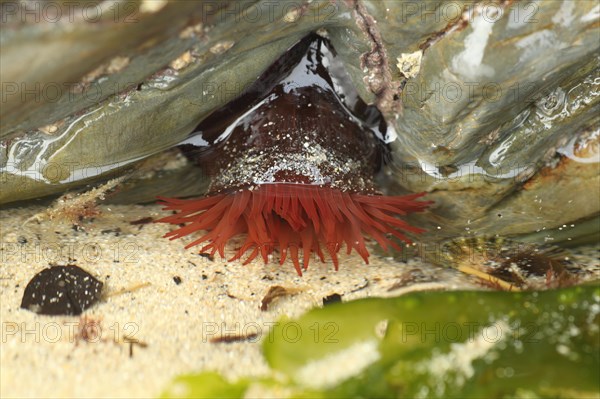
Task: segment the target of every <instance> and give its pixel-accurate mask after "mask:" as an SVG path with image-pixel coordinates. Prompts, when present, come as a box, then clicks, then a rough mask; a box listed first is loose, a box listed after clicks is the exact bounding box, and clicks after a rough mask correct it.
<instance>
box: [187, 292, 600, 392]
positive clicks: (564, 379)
mask: <svg viewBox="0 0 600 399" xmlns="http://www.w3.org/2000/svg"><path fill="white" fill-rule="evenodd" d="M378 331H379V332H378ZM370 344H374V345H372V346H369V345H370ZM361 345H363V346H361ZM357 348H359V349H357ZM360 348H362V349H360ZM364 348H371V349H364ZM263 351H264V355H265V358H266V359H267V361H268V363H269V365H270V366H271V367H272V368H273V369H274V372H275V373H276V374H278V375H279V374H281V372H282V373H283V374H284V375H285V376H287V378H283V379H281V378H278V379H274V378H273V379H262V380H260V381H258V383H260V384H261V385H262V386H263V387H264V388H265V389H267V390H271V391H276V392H287V393H288V395H290V396H293V397H444V398H447V397H489V398H503V397H553V398H556V397H565V398H566V397H569V398H574V397H598V396H600V379H599V378H598V376H599V375H600V287H599V286H598V285H594V286H580V287H573V288H567V289H561V290H551V291H544V292H519V293H515V292H467V291H460V292H459V291H455V292H422V293H414V294H409V295H406V296H402V297H398V298H387V299H385V298H370V299H362V300H357V301H353V302H347V303H340V304H335V305H332V306H328V307H325V308H321V309H315V310H312V311H310V312H308V313H306V314H305V315H304V316H302V317H301V318H299V319H298V320H288V319H284V320H281V321H280V322H279V323H277V324H276V325H275V326H274V327H273V329H272V330H271V331H270V332H269V335H268V336H266V337H265V338H264V340H263ZM352 351H356V356H358V357H359V361H358V362H359V363H360V361H361V359H360V357H361V356H363V354H365V356H366V357H367V358H368V359H369V358H370V357H369V356H373V357H372V359H371V360H368V359H367V360H366V361H365V363H364V364H363V365H362V367H361V366H358V368H357V369H356V370H355V372H354V373H353V374H351V375H347V376H345V377H344V376H343V375H342V376H341V377H339V378H338V379H337V380H336V379H333V380H332V379H328V378H322V377H323V376H326V375H327V374H329V373H330V372H331V371H335V370H336V369H342V368H345V367H348V366H350V368H352V367H351V364H350V363H352V361H350V360H348V359H353V358H352V357H349V356H351V355H350V354H351V353H352ZM369 351H370V352H372V353H370V354H369ZM344 356H345V357H344ZM344 359H346V360H344ZM362 360H364V358H363V359H362ZM308 370H312V371H308ZM177 383H184V384H189V385H190V387H191V388H190V391H193V392H194V394H195V395H193V396H203V397H213V396H221V395H226V396H232V395H231V393H232V392H235V393H236V395H237V394H238V393H239V394H240V395H243V391H245V390H246V389H248V388H249V387H250V386H252V384H255V383H256V382H254V381H249V380H244V381H242V382H236V383H234V384H228V383H226V382H224V380H223V379H222V378H221V377H220V376H218V375H217V374H214V373H213V374H207V373H203V374H198V375H195V376H194V375H192V376H186V377H184V378H183V379H178V380H177ZM217 388H218V389H217ZM188 397H192V396H188Z"/></svg>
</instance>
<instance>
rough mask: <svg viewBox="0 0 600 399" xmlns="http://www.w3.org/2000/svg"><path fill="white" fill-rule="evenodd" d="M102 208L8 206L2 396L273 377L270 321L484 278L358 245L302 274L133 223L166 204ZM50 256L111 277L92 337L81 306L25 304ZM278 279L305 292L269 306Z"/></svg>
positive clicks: (144, 392)
mask: <svg viewBox="0 0 600 399" xmlns="http://www.w3.org/2000/svg"><path fill="white" fill-rule="evenodd" d="M99 209H100V210H101V211H102V214H101V215H99V216H97V217H96V218H95V219H94V220H93V221H91V222H88V221H86V222H84V223H82V225H81V227H79V228H75V227H74V226H73V225H72V223H67V222H65V221H59V220H46V221H42V222H37V221H35V220H29V221H28V219H30V218H31V217H32V216H33V215H35V214H36V213H38V212H42V211H44V210H45V208H42V207H37V206H29V207H26V208H12V209H8V210H4V211H2V214H1V216H0V226H1V240H0V242H1V248H0V251H1V252H0V256H1V260H2V267H1V269H0V299H1V306H0V318H1V323H2V341H1V346H2V347H1V351H0V364H1V375H0V386H1V390H0V396H2V397H3V398H8V397H77V398H80V397H152V396H158V395H159V394H160V393H161V392H162V391H163V390H164V389H165V388H166V386H167V385H168V384H169V383H170V381H172V379H173V378H174V377H175V376H177V375H179V374H182V373H190V372H198V371H206V370H216V371H219V372H221V373H223V374H224V375H225V376H226V377H228V378H237V377H240V376H259V375H264V374H266V373H268V372H269V367H268V365H267V363H266V362H265V360H264V358H263V357H262V355H261V347H260V339H261V338H264V337H265V336H267V335H268V328H269V326H270V325H271V323H273V322H276V321H277V320H278V319H280V318H281V317H282V316H283V315H286V316H289V317H297V316H299V315H301V314H302V313H304V312H306V311H307V310H309V309H311V308H314V307H317V306H322V304H323V298H324V297H327V296H329V295H331V294H334V293H337V294H340V295H342V298H343V300H344V301H348V300H352V299H357V298H363V297H369V296H397V295H400V294H402V293H403V292H406V291H409V290H419V289H436V288H441V287H442V286H443V287H445V288H447V289H453V288H477V287H479V286H477V285H476V284H475V283H474V282H473V281H472V280H471V279H470V278H467V277H466V276H464V275H462V274H460V273H458V272H457V271H455V270H449V269H441V268H439V267H434V266H431V265H427V264H423V263H420V262H418V261H417V260H414V261H413V260H411V261H408V262H406V263H405V262H398V261H395V260H393V259H392V258H382V257H380V256H377V255H375V254H372V255H371V258H370V265H365V264H363V262H362V259H361V258H360V257H358V256H357V255H356V254H353V255H350V256H341V258H340V264H341V266H340V270H339V271H338V272H336V271H335V270H334V269H333V266H332V264H331V262H329V263H328V264H321V263H320V262H316V261H313V262H312V263H311V265H310V267H309V269H308V271H306V272H305V273H304V276H303V277H299V276H297V275H296V272H295V271H294V268H293V266H292V265H291V263H290V262H289V261H288V262H286V264H284V265H283V266H279V265H278V263H276V262H273V263H271V264H268V265H265V264H263V262H262V261H258V262H253V263H252V264H250V265H247V266H243V265H242V264H241V263H239V262H238V263H227V262H224V261H222V260H220V259H219V258H218V257H215V259H214V260H211V259H209V258H208V257H204V256H200V255H198V253H197V249H196V250H194V249H189V250H184V249H183V246H184V244H185V243H187V242H190V241H191V238H190V239H181V240H175V241H168V240H166V239H163V238H161V237H162V235H163V234H164V233H165V232H167V231H168V229H169V228H171V227H170V226H167V225H164V224H153V223H149V224H131V222H132V221H136V220H140V219H141V218H146V217H151V218H154V219H156V218H158V217H160V216H162V215H164V213H163V212H162V211H161V210H160V208H159V207H158V206H154V205H152V206H138V205H135V206H133V205H132V206H125V205H119V206H106V205H103V206H100V207H99ZM51 264H58V265H66V264H75V265H77V266H79V267H81V268H83V269H85V270H87V271H88V272H89V273H91V274H92V275H94V276H95V277H96V278H98V279H99V280H101V281H103V282H104V284H105V287H104V293H105V296H106V298H105V299H103V300H102V301H100V302H99V303H98V304H96V305H95V306H93V307H92V308H90V309H88V310H87V311H85V312H84V314H83V315H82V316H85V317H86V318H87V320H88V321H89V320H93V321H94V323H97V324H96V329H95V330H93V334H92V335H91V337H88V340H87V341H86V340H84V339H82V338H81V335H80V332H79V324H78V323H79V322H80V321H82V318H81V317H79V316H44V315H37V314H35V313H33V312H30V311H28V310H24V309H21V308H20V304H21V298H22V296H23V291H24V289H25V286H26V285H27V283H28V282H29V280H30V279H31V278H32V277H33V276H34V275H35V274H36V273H38V272H39V271H41V270H43V269H44V268H46V267H48V266H49V265H51ZM411 270H412V271H414V270H417V271H418V274H419V276H420V277H419V282H418V283H415V284H412V285H408V286H405V287H402V284H399V282H400V283H401V282H402V279H403V278H405V277H403V276H406V273H407V271H411ZM442 281H443V283H441V282H442ZM276 285H279V286H284V287H287V288H291V289H295V290H298V291H299V292H298V293H297V294H295V295H292V296H287V297H284V298H278V299H276V300H275V301H273V303H271V304H270V305H269V307H268V310H267V311H261V310H260V305H261V300H262V298H263V297H264V295H265V294H266V293H267V291H268V290H269V288H270V287H272V286H276ZM479 288H480V287H479ZM390 289H391V290H390ZM256 332H257V333H258V337H257V339H253V340H251V341H242V342H234V343H215V342H213V340H214V339H215V338H219V337H222V336H233V335H245V334H248V333H256ZM126 338H127V339H129V340H132V339H133V340H137V341H139V342H140V343H141V344H131V343H128V342H125V341H126ZM144 344H145V345H146V346H145V347H143V345H144ZM342 369H343V365H341V366H340V370H339V372H340V373H343V370H342Z"/></svg>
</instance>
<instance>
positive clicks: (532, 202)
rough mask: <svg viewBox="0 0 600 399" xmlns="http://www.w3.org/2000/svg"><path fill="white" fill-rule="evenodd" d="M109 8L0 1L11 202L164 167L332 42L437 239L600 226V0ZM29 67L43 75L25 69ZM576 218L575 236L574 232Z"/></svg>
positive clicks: (5, 192) (558, 235)
mask: <svg viewBox="0 0 600 399" xmlns="http://www.w3.org/2000/svg"><path fill="white" fill-rule="evenodd" d="M57 4H62V3H60V2H59V3H57ZM99 4H100V5H99V6H98V7H105V8H99V9H100V11H101V12H100V14H101V17H100V18H99V19H98V20H94V19H93V18H89V17H81V15H82V8H83V7H80V8H77V7H76V8H74V9H72V10H71V13H72V14H73V15H75V16H78V15H79V16H80V17H73V18H71V20H69V18H70V15H71V14H63V15H62V18H60V19H59V20H57V21H54V20H51V19H48V18H46V19H45V20H44V18H42V20H40V21H35V18H34V16H35V12H34V13H33V14H31V15H30V17H27V18H23V16H22V13H23V11H22V9H21V8H22V7H25V6H22V5H16V4H15V3H6V4H3V5H2V7H3V13H4V15H3V18H6V23H5V28H4V29H3V30H2V33H1V34H0V35H1V41H0V43H1V47H2V53H3V57H2V84H3V96H4V97H5V100H6V101H4V100H3V107H2V115H1V119H2V124H1V126H0V136H1V137H2V142H1V144H0V178H1V179H2V185H3V189H2V192H1V194H0V202H2V203H15V201H19V200H25V199H31V198H39V197H42V196H45V195H49V194H53V193H61V192H64V191H65V190H67V189H70V188H75V187H79V186H82V185H83V184H91V183H95V182H96V181H98V180H99V179H100V180H101V179H106V178H107V177H109V176H114V175H117V174H122V173H124V172H127V171H129V170H131V169H135V168H136V166H137V165H138V164H139V161H140V160H143V159H148V158H150V157H152V156H157V157H160V155H156V154H159V153H160V152H161V151H164V150H166V149H169V148H171V147H173V146H175V145H177V144H178V143H180V142H181V141H183V140H185V139H186V138H187V137H188V136H189V134H190V133H191V132H192V131H193V130H194V128H195V127H196V126H197V125H198V123H199V122H200V121H202V120H203V119H205V118H206V117H207V116H208V115H210V113H211V112H213V111H214V110H216V109H218V108H220V107H221V106H223V105H224V104H226V103H228V102H230V101H231V100H232V99H234V98H235V97H237V95H239V94H240V93H241V92H242V91H243V89H244V88H246V87H248V86H249V85H250V84H251V83H252V82H254V80H255V79H256V77H257V76H259V75H260V74H261V72H263V71H264V70H265V69H266V68H267V67H268V65H270V64H271V63H272V62H273V61H274V60H275V59H277V58H278V57H280V56H281V55H282V54H283V53H284V52H285V51H286V50H287V49H288V48H290V47H291V46H292V45H293V44H294V43H296V42H297V41H298V40H299V39H301V38H302V37H304V36H306V35H307V34H309V33H310V32H315V31H318V32H319V34H322V35H324V36H327V37H328V38H329V40H330V41H331V43H332V45H333V47H334V48H335V51H336V54H337V57H338V58H339V59H340V60H341V62H342V63H343V65H344V67H345V69H346V70H347V71H348V74H349V76H350V79H351V80H352V82H353V84H354V86H355V87H356V90H357V92H358V94H359V95H360V97H361V98H362V99H363V100H364V101H365V102H367V103H369V104H375V105H376V106H377V107H378V108H379V110H380V111H381V112H382V114H383V115H384V117H385V118H386V121H387V122H388V124H389V125H391V126H393V127H394V128H395V131H396V134H397V138H396V140H395V141H394V142H393V143H392V147H393V161H392V163H391V164H389V165H388V171H387V172H388V173H387V176H386V177H385V178H384V179H383V180H382V186H383V188H384V189H385V190H386V191H389V192H391V193H396V192H403V191H427V192H429V193H430V194H429V198H430V199H432V200H434V201H435V202H436V207H435V208H434V209H432V211H431V212H430V214H428V215H422V216H420V217H419V223H420V224H422V225H424V226H425V227H427V228H428V229H430V235H429V236H428V238H429V239H439V240H443V239H446V238H449V237H454V236H456V235H465V234H467V235H470V234H484V233H485V234H489V233H494V234H506V235H520V236H531V237H536V239H541V240H544V239H546V240H547V239H553V240H554V239H556V240H559V241H565V242H566V241H574V242H579V241H580V240H581V237H584V238H585V237H589V236H590V234H592V233H593V232H594V231H595V230H596V227H597V225H598V222H597V221H598V219H597V215H598V213H599V212H600V204H598V201H597V198H596V199H594V198H592V197H590V195H591V189H592V188H594V187H597V184H598V178H599V177H598V176H599V174H598V157H599V155H598V151H597V148H598V128H599V123H600V122H599V118H598V115H599V114H600V113H598V110H599V104H598V98H599V97H600V89H599V87H598V86H599V85H600V83H599V82H600V77H599V76H600V75H598V74H599V72H598V71H599V66H600V61H599V59H598V57H597V51H598V49H599V47H600V46H599V44H598V43H599V42H598V40H597V39H598V35H599V34H600V29H599V25H598V20H599V18H600V15H599V13H598V9H597V7H596V6H595V4H594V2H588V1H559V0H556V1H554V0H550V1H544V2H513V1H499V2H471V1H469V2H466V1H465V2H463V1H454V2H441V1H431V2H428V3H427V5H426V9H425V8H423V7H424V6H420V5H419V4H417V3H413V2H397V1H392V0H390V1H343V2H342V1H336V2H330V1H312V2H280V3H278V4H277V5H273V4H272V2H269V1H266V0H265V1H245V2H227V1H223V2H219V3H215V2H208V1H198V2H186V5H185V7H180V6H179V5H176V6H175V5H174V4H171V3H168V2H164V3H163V2H157V3H156V5H155V6H152V7H150V6H149V5H148V4H150V3H148V2H142V3H140V4H137V5H134V6H132V7H133V8H127V9H125V8H122V9H121V10H120V11H122V12H121V13H119V15H118V18H115V15H114V10H113V13H112V14H111V13H110V10H111V9H110V8H108V7H109V6H108V5H107V4H108V3H107V2H102V3H99ZM126 4H129V3H126ZM12 6H17V8H16V9H14V8H11V7H12ZM122 6H123V7H125V5H122ZM127 7H129V6H127ZM595 7H596V8H595ZM63 9H64V8H63ZM125 11H127V12H125ZM3 22H4V21H3ZM44 35H46V36H44ZM48 35H50V36H48ZM42 36H43V37H45V38H47V39H45V41H44V43H45V46H46V47H44V48H43V49H41V48H38V47H36V46H38V44H39V43H41V42H40V41H39V38H40V37H42ZM36 43H38V44H36ZM65 43H69V45H66V44H65ZM24 64H30V65H32V67H31V68H29V69H28V70H27V73H25V74H23V73H21V70H20V69H22V68H19V67H18V66H19V65H24ZM54 87H59V88H60V90H59V91H58V94H59V95H58V97H56V96H54V97H53V94H52V93H54V92H52V93H51V90H50V89H51V88H54ZM26 93H30V94H31V93H33V94H31V95H26ZM98 93H99V94H98ZM574 148H577V149H578V150H577V151H579V153H580V155H574V154H575V153H577V151H575V152H574ZM151 159H152V158H151ZM146 162H148V161H146ZM199 180H202V173H201V172H200V177H199ZM149 181H152V179H150V180H146V181H145V182H144V184H145V185H146V186H148V184H147V183H148V182H149ZM182 181H183V182H184V183H182V184H181V186H182V187H181V188H180V189H181V190H183V191H185V192H186V193H190V190H189V182H187V181H185V179H182ZM163 182H164V180H163ZM203 185H205V184H203V183H199V184H198V187H202V186H203ZM150 186H151V184H150ZM157 186H160V184H157ZM170 186H172V187H171V189H172V192H173V193H174V194H175V195H177V193H178V187H177V184H176V183H175V182H173V181H171V182H170ZM184 189H185V190H184ZM144 192H145V193H147V194H144V195H141V196H140V195H139V192H138V193H136V194H132V196H131V197H130V199H129V201H133V202H144V201H151V200H152V198H153V197H154V195H155V194H153V193H152V190H150V189H145V190H144ZM198 192H200V189H198ZM120 201H128V198H127V193H121V194H120ZM571 224H573V225H574V226H575V227H574V228H573V229H571V230H570V234H568V235H565V234H564V231H562V230H559V229H560V228H562V226H563V225H567V226H570V225H571ZM545 232H546V233H545ZM532 234H533V235H532ZM569 239H570V240H569Z"/></svg>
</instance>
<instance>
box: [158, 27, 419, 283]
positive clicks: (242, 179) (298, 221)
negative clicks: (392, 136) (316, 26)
mask: <svg viewBox="0 0 600 399" xmlns="http://www.w3.org/2000/svg"><path fill="white" fill-rule="evenodd" d="M348 82H349V78H348V76H347V74H346V72H345V71H344V70H343V68H340V65H338V64H337V63H336V60H335V54H334V50H333V49H332V48H331V46H330V45H329V43H328V42H327V41H326V40H325V39H323V38H321V37H319V36H316V35H311V36H309V37H307V38H305V39H303V40H301V41H300V42H299V43H298V44H297V45H295V46H294V47H293V48H291V49H290V50H289V51H288V52H287V53H286V54H285V55H284V56H283V57H282V58H280V59H279V60H278V61H276V62H275V63H274V64H273V65H272V66H271V67H270V68H269V69H268V70H267V71H265V73H264V74H263V75H262V76H260V77H259V78H258V79H257V81H256V82H255V84H253V85H252V86H251V87H249V88H248V89H247V90H246V91H245V92H244V93H243V94H242V95H240V97H238V98H237V99H236V100H234V101H233V102H231V103H229V104H228V105H226V106H225V107H223V108H221V109H220V110H217V111H215V112H214V113H213V114H212V115H211V116H209V117H208V118H207V119H205V120H204V121H203V122H202V123H201V124H200V125H199V126H198V129H197V131H196V132H195V133H194V134H193V135H192V136H190V138H188V139H187V140H186V141H185V142H184V143H182V146H181V148H182V149H183V150H184V152H185V153H186V154H187V155H188V156H189V157H190V158H192V159H193V160H194V161H195V162H197V163H198V164H199V165H200V166H201V167H203V168H204V169H205V170H206V171H208V172H209V173H210V174H211V175H212V177H213V178H212V180H211V183H210V186H209V188H208V192H207V193H206V195H205V196H204V197H203V198H199V199H174V198H160V200H161V203H162V204H163V205H164V206H165V208H164V209H165V210H171V211H176V213H174V214H173V215H170V216H167V217H164V218H162V219H160V220H158V222H164V223H172V224H177V225H180V226H181V225H183V226H182V227H179V228H177V229H175V230H173V231H170V232H169V233H167V234H166V235H165V237H168V238H170V239H176V238H180V237H184V236H187V235H190V234H197V233H199V237H198V238H197V239H195V240H194V241H192V242H191V243H189V244H188V245H187V246H186V248H190V247H193V246H196V245H202V246H201V248H200V253H209V254H211V255H214V254H215V253H217V252H218V253H219V255H220V256H221V257H225V245H226V244H227V243H228V242H229V241H230V240H231V239H232V238H233V237H236V236H238V235H240V236H242V235H245V240H244V241H243V243H242V244H241V246H240V247H239V249H237V251H236V252H235V254H234V255H233V256H232V257H230V258H229V261H235V260H238V259H242V258H243V257H244V256H245V254H246V253H247V252H249V255H248V256H247V257H246V259H245V261H244V264H247V263H249V262H251V261H252V260H253V259H255V258H256V257H257V256H258V255H261V256H262V258H263V260H264V261H265V263H267V262H268V257H269V255H271V254H273V253H274V252H278V253H279V263H280V264H282V265H283V263H284V262H285V260H286V258H287V256H288V254H289V256H290V258H291V260H292V262H293V264H294V267H295V269H296V271H297V273H298V274H299V275H302V269H304V270H306V269H307V268H308V265H309V261H310V257H311V255H312V254H313V253H315V254H317V256H318V257H319V258H320V260H321V261H322V262H325V256H324V250H326V251H327V253H328V254H329V256H330V258H331V260H332V261H333V264H334V266H335V269H336V270H338V267H339V260H338V255H337V254H338V252H339V251H340V249H341V248H342V246H343V245H344V244H345V245H346V248H347V252H348V254H350V253H351V251H352V249H354V250H356V252H357V253H358V254H359V255H360V256H361V257H362V258H363V259H364V261H365V262H366V263H368V258H369V251H368V250H367V244H366V241H367V239H368V238H367V237H370V238H372V239H373V240H375V241H376V242H377V243H378V244H379V245H380V246H381V247H382V248H383V249H384V250H388V248H389V247H392V248H395V249H400V246H399V244H398V242H396V240H395V238H397V239H399V240H401V241H404V242H407V243H410V242H411V240H410V238H409V237H408V236H407V235H406V233H407V232H408V233H420V232H422V231H423V230H422V229H420V228H418V227H414V226H411V225H409V224H408V223H407V222H405V221H403V220H402V219H400V218H399V217H398V216H402V215H406V214H407V213H410V212H421V211H423V210H424V209H425V208H426V207H427V206H428V205H429V204H430V202H427V201H417V198H419V197H421V196H423V195H424V193H418V194H411V195H404V196H385V195H382V194H381V193H380V192H379V191H378V190H377V189H376V187H375V182H374V178H375V175H376V173H377V172H378V171H379V170H380V169H381V167H382V163H383V162H384V160H385V159H386V157H387V155H388V148H387V145H386V140H387V139H388V137H387V136H388V132H387V127H386V124H385V122H384V121H383V118H382V117H381V114H380V113H379V112H378V111H377V109H376V108H375V107H373V106H367V105H366V104H365V103H364V102H363V101H362V100H360V98H359V97H358V95H357V94H356V92H355V91H354V90H353V89H352V87H351V85H350V84H349V83H348ZM394 237H395V238H394ZM300 252H301V253H302V267H301V266H300Z"/></svg>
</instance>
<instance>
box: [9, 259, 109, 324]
mask: <svg viewBox="0 0 600 399" xmlns="http://www.w3.org/2000/svg"><path fill="white" fill-rule="evenodd" d="M103 285H104V284H103V283H102V282H101V281H99V280H98V279H96V278H95V277H94V276H92V275H91V274H89V273H88V272H86V271H85V270H83V269H82V268H80V267H78V266H74V265H68V266H52V267H50V268H47V269H44V270H42V271H41V272H39V273H38V274H36V275H35V276H34V277H33V278H32V279H31V280H30V281H29V283H28V284H27V287H25V292H24V293H23V300H22V301H21V307H22V308H23V309H27V310H30V311H32V312H35V313H39V314H47V315H68V316H71V315H74V316H76V315H79V314H81V312H83V311H84V310H86V309H87V308H89V307H90V306H92V305H93V304H94V303H96V302H97V301H98V299H100V296H101V294H102V287H103Z"/></svg>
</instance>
